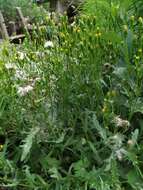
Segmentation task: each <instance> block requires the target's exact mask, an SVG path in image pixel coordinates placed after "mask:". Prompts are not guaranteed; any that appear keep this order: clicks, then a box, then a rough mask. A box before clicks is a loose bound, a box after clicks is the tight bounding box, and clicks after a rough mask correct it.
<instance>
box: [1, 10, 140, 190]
mask: <svg viewBox="0 0 143 190" xmlns="http://www.w3.org/2000/svg"><path fill="white" fill-rule="evenodd" d="M98 12H99V11H98ZM104 12H105V11H104ZM102 14H103V13H102ZM105 15H106V14H103V20H101V16H102V15H97V16H96V15H92V14H91V15H90V14H89V15H85V14H84V15H82V16H81V17H80V18H79V19H77V20H76V21H75V23H73V24H72V25H69V24H68V19H67V18H66V16H62V17H60V18H59V21H58V23H57V22H55V21H53V20H51V19H50V18H47V17H46V18H43V23H44V26H40V25H39V24H38V23H37V25H36V27H37V28H36V27H34V28H35V31H34V32H33V39H34V40H33V41H30V40H29V39H25V41H24V43H23V44H22V45H19V46H15V45H12V44H9V43H5V44H2V45H1V51H0V54H1V56H0V79H1V80H0V92H1V94H0V137H1V138H0V187H1V188H9V189H12V190H27V189H28V190H35V189H41V190H48V189H49V190H55V189H56V190H61V189H62V190H73V189H74V190H88V189H89V190H93V189H96V190H115V189H116V190H123V189H126V190H141V189H142V188H143V184H142V178H143V174H142V172H143V171H142V162H143V160H142V149H143V146H142V133H143V132H142V113H143V111H142V110H143V104H142V87H143V83H142V77H143V74H142V73H143V72H142V64H143V62H142V61H143V54H142V51H143V46H142V37H143V36H142V29H143V22H142V17H139V18H138V16H136V15H132V16H131V17H130V15H127V17H126V15H124V16H123V17H120V22H119V23H118V17H115V20H114V22H113V21H112V17H108V19H109V20H108V22H107V21H106V22H107V23H106V25H105V21H104V16H105ZM116 21H117V23H118V24H115V22H116ZM111 26H112V27H111ZM118 26H120V27H118ZM47 38H48V41H47ZM49 40H50V41H49Z"/></svg>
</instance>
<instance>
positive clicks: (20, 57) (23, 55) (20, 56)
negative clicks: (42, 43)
mask: <svg viewBox="0 0 143 190" xmlns="http://www.w3.org/2000/svg"><path fill="white" fill-rule="evenodd" d="M18 55H19V59H20V60H23V59H24V58H25V56H26V54H25V53H23V52H20V51H19V52H18Z"/></svg>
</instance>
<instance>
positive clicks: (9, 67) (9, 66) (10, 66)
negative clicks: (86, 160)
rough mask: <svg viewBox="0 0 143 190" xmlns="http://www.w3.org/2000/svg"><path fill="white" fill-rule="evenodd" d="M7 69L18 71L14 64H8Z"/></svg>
mask: <svg viewBox="0 0 143 190" xmlns="http://www.w3.org/2000/svg"><path fill="white" fill-rule="evenodd" d="M5 68H6V69H8V70H11V69H16V66H15V65H14V64H13V63H7V64H5Z"/></svg>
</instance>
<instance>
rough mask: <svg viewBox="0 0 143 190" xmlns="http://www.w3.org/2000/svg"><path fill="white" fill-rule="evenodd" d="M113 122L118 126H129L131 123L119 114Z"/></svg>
mask: <svg viewBox="0 0 143 190" xmlns="http://www.w3.org/2000/svg"><path fill="white" fill-rule="evenodd" d="M113 122H114V123H115V125H116V126H117V127H129V126H130V123H129V121H127V120H123V119H121V118H120V117H119V116H116V117H115V118H114V120H113Z"/></svg>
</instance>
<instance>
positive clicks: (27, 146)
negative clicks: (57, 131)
mask: <svg viewBox="0 0 143 190" xmlns="http://www.w3.org/2000/svg"><path fill="white" fill-rule="evenodd" d="M38 132H39V128H38V127H37V128H32V130H31V131H30V132H29V133H28V135H27V137H26V139H25V140H24V141H23V142H24V144H23V145H22V156H21V161H24V160H25V158H26V157H27V155H28V154H29V153H30V149H31V147H32V144H33V140H34V138H35V136H36V134H37V133H38Z"/></svg>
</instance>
